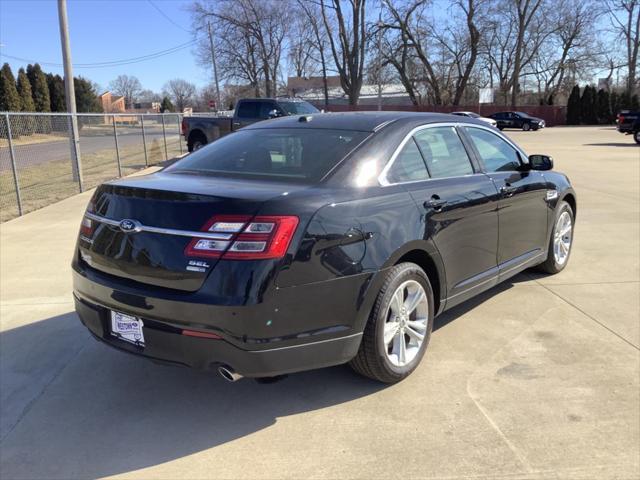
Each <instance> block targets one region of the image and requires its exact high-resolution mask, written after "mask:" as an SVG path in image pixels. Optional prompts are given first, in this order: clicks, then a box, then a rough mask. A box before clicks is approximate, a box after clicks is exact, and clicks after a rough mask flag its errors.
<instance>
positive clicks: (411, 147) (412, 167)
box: [387, 138, 429, 183]
mask: <svg viewBox="0 0 640 480" xmlns="http://www.w3.org/2000/svg"><path fill="white" fill-rule="evenodd" d="M427 178H429V174H428V173H427V167H426V166H425V164H424V160H423V159H422V155H421V154H420V150H418V146H417V145H416V142H415V141H414V140H413V138H410V139H409V141H408V142H407V143H406V144H405V145H404V147H402V150H400V153H399V154H398V156H397V157H396V159H395V160H394V162H393V164H392V165H391V167H390V168H389V171H387V181H388V182H389V183H402V182H416V181H419V180H426V179H427Z"/></svg>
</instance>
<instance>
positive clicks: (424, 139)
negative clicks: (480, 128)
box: [414, 127, 473, 178]
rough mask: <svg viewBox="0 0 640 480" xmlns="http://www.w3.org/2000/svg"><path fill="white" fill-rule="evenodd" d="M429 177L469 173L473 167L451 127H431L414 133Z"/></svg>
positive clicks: (455, 175)
mask: <svg viewBox="0 0 640 480" xmlns="http://www.w3.org/2000/svg"><path fill="white" fill-rule="evenodd" d="M414 138H415V140H416V143H417V144H418V146H419V147H420V151H421V152H422V156H423V157H424V160H425V162H426V163H427V169H428V170H429V174H430V175H431V178H443V177H457V176H461V175H470V174H472V173H473V167H472V165H471V160H470V159H469V155H467V151H466V150H465V148H464V145H463V144H462V141H461V140H460V137H459V136H458V133H457V132H456V131H455V129H454V128H453V127H432V128H425V129H424V130H422V131H420V132H418V133H416V134H415V135H414Z"/></svg>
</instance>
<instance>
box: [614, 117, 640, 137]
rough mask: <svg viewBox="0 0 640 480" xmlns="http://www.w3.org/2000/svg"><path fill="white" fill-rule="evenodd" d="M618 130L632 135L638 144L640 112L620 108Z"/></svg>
mask: <svg viewBox="0 0 640 480" xmlns="http://www.w3.org/2000/svg"><path fill="white" fill-rule="evenodd" d="M618 131H619V132H620V133H624V134H627V135H633V139H634V140H635V141H636V143H637V144H639V145H640V112H632V111H631V110H622V111H621V112H620V113H618Z"/></svg>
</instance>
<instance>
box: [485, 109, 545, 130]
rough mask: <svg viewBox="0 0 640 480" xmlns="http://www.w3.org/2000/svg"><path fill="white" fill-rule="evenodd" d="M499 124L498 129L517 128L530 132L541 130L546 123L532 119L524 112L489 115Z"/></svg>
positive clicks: (535, 118)
mask: <svg viewBox="0 0 640 480" xmlns="http://www.w3.org/2000/svg"><path fill="white" fill-rule="evenodd" d="M489 118H493V119H494V120H495V121H496V122H498V128H499V129H500V130H503V129H505V128H517V129H519V130H520V129H521V130H524V131H525V132H528V131H529V130H534V131H535V130H539V129H541V128H544V127H545V122H544V120H543V119H541V118H537V117H532V116H531V115H529V114H528V113H524V112H498V113H494V114H491V115H489Z"/></svg>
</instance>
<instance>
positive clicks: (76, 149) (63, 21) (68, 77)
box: [58, 0, 82, 191]
mask: <svg viewBox="0 0 640 480" xmlns="http://www.w3.org/2000/svg"><path fill="white" fill-rule="evenodd" d="M58 21H59V22H60V43H61V44H62V62H63V63H64V94H65V100H66V103H67V113H68V114H69V115H68V118H69V126H70V130H71V132H70V133H71V138H70V143H71V154H72V157H73V158H72V163H73V167H72V170H73V179H74V181H77V182H78V184H79V185H80V191H82V168H81V162H80V137H79V136H78V117H77V116H76V92H75V88H74V86H73V67H72V66H71V47H70V46H69V23H68V21H67V0H58Z"/></svg>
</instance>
